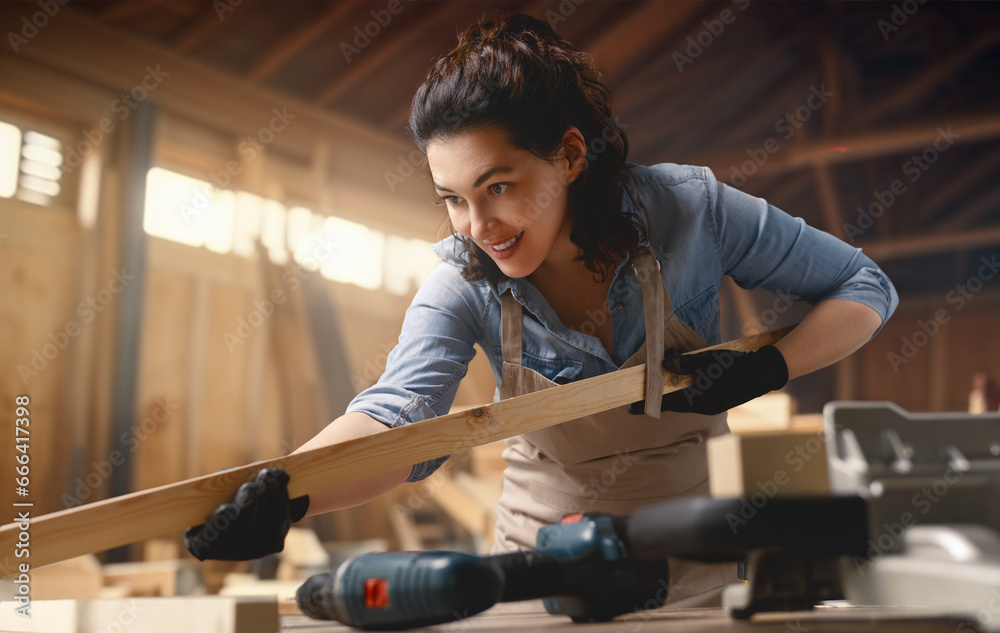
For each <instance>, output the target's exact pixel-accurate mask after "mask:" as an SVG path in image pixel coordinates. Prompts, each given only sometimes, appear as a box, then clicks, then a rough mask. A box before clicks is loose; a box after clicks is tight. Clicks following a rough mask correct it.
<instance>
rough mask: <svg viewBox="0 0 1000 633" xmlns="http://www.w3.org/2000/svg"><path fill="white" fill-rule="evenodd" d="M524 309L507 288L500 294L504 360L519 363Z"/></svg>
mask: <svg viewBox="0 0 1000 633" xmlns="http://www.w3.org/2000/svg"><path fill="white" fill-rule="evenodd" d="M523 317H524V311H523V310H522V308H521V304H520V303H518V302H517V299H515V298H514V293H513V292H511V291H510V289H509V288H508V289H507V290H506V291H505V292H504V293H503V294H502V295H500V347H501V349H502V350H503V359H504V362H507V363H510V364H511V365H520V364H521V320H522V319H523Z"/></svg>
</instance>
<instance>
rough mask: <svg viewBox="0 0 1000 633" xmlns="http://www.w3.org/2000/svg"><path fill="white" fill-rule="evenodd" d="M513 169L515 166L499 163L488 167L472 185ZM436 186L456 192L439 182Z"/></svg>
mask: <svg viewBox="0 0 1000 633" xmlns="http://www.w3.org/2000/svg"><path fill="white" fill-rule="evenodd" d="M511 171H514V168H513V167H507V166H505V165H497V166H496V167H490V168H489V169H487V170H486V171H484V172H483V173H482V174H481V175H480V176H479V178H476V182H474V183H473V184H472V186H473V188H476V187H478V186H479V185H481V184H483V183H484V182H486V180H487V179H488V178H489V177H490V176H493V175H494V174H506V173H507V172H511ZM434 188H435V189H440V190H441V191H447V192H448V193H455V192H454V191H452V190H451V189H448V188H447V187H442V186H441V185H439V184H437V183H434Z"/></svg>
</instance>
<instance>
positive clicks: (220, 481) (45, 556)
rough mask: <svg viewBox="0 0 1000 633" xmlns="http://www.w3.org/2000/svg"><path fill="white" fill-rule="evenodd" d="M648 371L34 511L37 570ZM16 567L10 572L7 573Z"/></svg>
mask: <svg viewBox="0 0 1000 633" xmlns="http://www.w3.org/2000/svg"><path fill="white" fill-rule="evenodd" d="M791 329H792V328H791V327H787V328H782V329H780V330H774V331H772V332H768V333H765V334H760V335H757V336H751V337H747V338H743V339H739V340H736V341H732V342H730V343H723V344H721V345H715V346H712V347H708V348H705V349H706V350H709V349H734V350H740V351H749V350H756V349H759V348H760V347H762V346H764V345H769V344H773V343H775V342H776V341H778V340H779V339H780V338H781V337H783V336H784V335H785V334H787V333H788V332H789V331H791ZM645 378H646V366H645V365H640V366H638V367H630V368H628V369H622V370H619V371H616V372H612V373H609V374H605V375H603V376H596V377H594V378H589V379H586V380H581V381H578V382H574V383H570V384H567V385H562V386H558V387H552V388H550V389H545V390H543V391H539V392H535V393H531V394H527V395H523V396H518V397H516V398H509V399H507V400H501V401H499V402H494V403H493V404H489V405H484V406H482V407H477V408H475V409H470V410H466V411H459V412H457V413H453V414H449V415H444V416H440V417H438V418H434V419H431V420H425V421H423V422H418V423H416V424H408V425H406V426H402V427H398V428H394V429H389V430H387V431H384V432H382V433H377V434H375V435H369V436H366V437H360V438H356V439H353V440H349V441H346V442H340V443H338V444H334V445H332V446H326V447H322V448H317V449H313V450H310V451H303V452H301V453H295V454H292V455H287V456H285V457H281V458H279V459H271V460H265V461H260V462H256V463H253V464H249V465H246V466H242V467H239V468H233V469H230V470H225V471H221V472H217V473H214V474H211V475H204V476H202V477H196V478H194V479H188V480H186V481H182V482H179V483H176V484H171V485H168V486H160V487H158V488H153V489H151V490H145V491H140V492H134V493H131V494H128V495H124V496H121V497H115V498H112V499H105V500H103V501H98V502H95V503H91V504H87V505H84V506H79V507H77V508H72V509H68V510H61V511H59V512H54V513H51V514H47V515H44V516H40V517H37V518H32V519H31V523H30V531H29V536H30V543H31V548H30V552H31V555H30V557H28V558H26V559H24V562H27V563H29V564H30V565H31V567H32V568H35V567H40V566H43V565H47V564H50V563H54V562H57V561H60V560H65V559H67V558H72V557H74V556H79V555H80V554H84V553H88V552H95V551H102V550H106V549H110V548H113V547H118V546H121V545H126V544H128V543H134V542H137V541H143V540H147V539H149V538H153V537H157V536H161V535H164V534H170V533H178V532H180V531H182V530H183V529H185V528H187V527H189V526H191V525H196V524H198V523H201V522H202V521H204V520H205V517H207V516H208V515H209V514H210V513H211V512H212V511H213V510H215V508H217V507H218V506H219V505H220V504H222V503H226V502H228V501H229V500H230V499H231V498H232V496H233V494H234V493H235V491H236V489H237V488H239V486H240V485H241V484H242V483H244V482H246V481H248V480H250V479H251V478H252V477H254V476H255V475H256V474H257V472H258V471H259V470H260V469H261V468H266V467H280V468H284V469H285V470H286V471H287V472H288V474H289V476H290V477H291V482H290V483H289V487H288V490H289V494H290V495H291V496H292V497H296V496H301V495H304V494H309V493H311V492H315V491H317V490H323V489H326V488H329V487H331V486H335V485H338V484H344V483H349V482H352V481H356V480H358V479H361V478H364V477H368V476H371V475H376V474H379V473H384V472H388V471H390V470H393V469H396V468H401V467H404V466H410V465H412V464H416V463H419V462H422V461H426V460H429V459H433V458H435V457H440V456H442V455H450V454H453V453H455V452H457V451H460V450H462V449H464V448H471V447H473V446H479V445H481V444H486V443H489V442H495V441H497V440H500V439H504V438H508V437H512V436H515V435H519V434H521V433H525V432H528V431H534V430H537V429H542V428H546V427H549V426H553V425H555V424H560V423H562V422H568V421H570V420H575V419H577V418H580V417H583V416H587V415H593V414H595V413H599V412H601V411H607V410H609V409H613V408H616V407H623V406H625V405H627V404H629V403H631V402H635V401H637V400H641V399H642V398H643V397H644V394H645ZM675 379H676V384H674V383H675ZM692 383H693V381H692V379H691V377H690V376H673V375H670V374H667V377H666V380H665V383H664V393H669V392H673V391H678V390H680V389H683V388H685V387H687V386H689V385H691V384H692ZM20 533H21V530H20V529H19V526H18V525H17V524H14V523H8V524H6V525H4V526H3V527H0V552H13V551H14V550H15V547H14V546H15V543H17V540H18V535H19V534H20ZM13 571H14V569H13V568H6V569H5V573H7V574H13Z"/></svg>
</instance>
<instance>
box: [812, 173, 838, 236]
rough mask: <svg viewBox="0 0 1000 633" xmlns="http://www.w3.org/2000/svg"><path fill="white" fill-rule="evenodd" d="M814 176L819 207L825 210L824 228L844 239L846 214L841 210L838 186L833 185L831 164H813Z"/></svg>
mask: <svg viewBox="0 0 1000 633" xmlns="http://www.w3.org/2000/svg"><path fill="white" fill-rule="evenodd" d="M813 176H814V177H815V178H816V188H817V194H818V195H819V208H820V209H821V210H822V211H823V224H824V225H825V226H824V227H823V228H824V229H826V232H827V233H830V234H831V235H836V236H837V237H839V238H840V239H844V237H843V236H844V216H843V215H842V214H841V211H840V208H841V207H840V201H839V200H838V199H837V188H836V187H834V186H833V177H832V175H831V174H830V166H829V165H827V164H826V163H816V164H814V165H813Z"/></svg>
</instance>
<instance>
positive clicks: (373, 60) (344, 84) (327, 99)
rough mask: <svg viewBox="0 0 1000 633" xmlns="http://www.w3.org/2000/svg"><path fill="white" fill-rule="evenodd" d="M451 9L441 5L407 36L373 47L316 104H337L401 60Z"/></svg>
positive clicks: (412, 26) (425, 14)
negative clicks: (390, 63) (390, 62)
mask: <svg viewBox="0 0 1000 633" xmlns="http://www.w3.org/2000/svg"><path fill="white" fill-rule="evenodd" d="M450 8H451V7H449V6H448V5H447V4H440V5H438V6H437V7H435V8H434V9H432V10H430V11H424V12H422V13H421V14H420V20H419V21H418V22H416V23H415V24H408V25H407V28H406V30H405V31H404V32H402V33H397V34H396V35H395V37H392V38H391V39H388V40H386V41H383V42H380V43H379V46H372V47H371V49H373V50H368V51H367V52H366V53H365V54H364V55H363V56H362V57H361V59H360V60H359V61H357V62H355V63H354V64H353V65H352V66H351V68H350V69H349V70H348V71H347V72H345V73H344V74H342V75H340V76H339V77H338V78H337V79H336V80H334V81H333V82H332V83H330V85H328V86H327V87H326V88H324V89H323V91H322V92H321V93H320V94H319V96H318V97H316V99H315V100H314V101H313V103H315V104H316V105H318V106H326V105H329V104H330V103H332V102H333V101H336V100H337V98H338V97H340V96H341V95H343V94H344V93H345V92H347V91H348V90H350V89H351V88H352V87H354V86H355V85H356V84H357V83H358V82H359V81H361V80H362V79H364V78H365V77H367V76H369V75H371V74H372V73H373V72H374V71H375V69H377V68H378V67H379V66H381V65H382V64H384V63H385V62H387V61H388V60H390V59H392V58H394V57H396V56H398V55H399V54H400V53H402V52H403V51H404V50H406V49H407V48H408V47H410V46H411V45H412V44H413V43H414V42H416V41H417V40H419V39H420V38H422V37H423V36H424V35H425V34H426V33H427V31H428V30H429V29H430V28H431V27H433V26H434V25H435V24H437V23H438V20H439V19H440V18H441V17H442V16H444V15H445V14H446V13H448V12H449V9H450Z"/></svg>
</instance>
